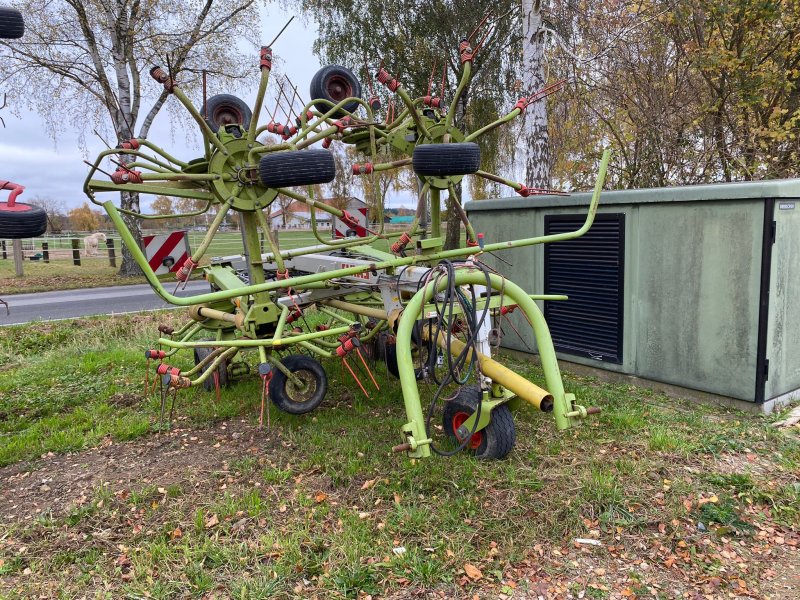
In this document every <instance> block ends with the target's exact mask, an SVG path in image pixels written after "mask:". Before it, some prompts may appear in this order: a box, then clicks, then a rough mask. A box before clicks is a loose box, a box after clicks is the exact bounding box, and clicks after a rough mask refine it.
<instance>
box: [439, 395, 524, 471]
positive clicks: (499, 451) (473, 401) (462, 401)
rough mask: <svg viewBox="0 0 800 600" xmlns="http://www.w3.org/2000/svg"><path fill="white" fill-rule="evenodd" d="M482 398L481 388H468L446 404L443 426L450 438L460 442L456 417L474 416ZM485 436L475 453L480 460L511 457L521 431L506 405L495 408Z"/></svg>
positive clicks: (484, 431)
mask: <svg viewBox="0 0 800 600" xmlns="http://www.w3.org/2000/svg"><path fill="white" fill-rule="evenodd" d="M482 395H483V394H482V392H481V388H480V386H479V385H466V386H464V387H462V388H461V389H460V390H459V391H458V394H456V397H455V398H453V399H452V400H449V401H448V402H446V403H445V405H444V413H443V414H442V426H443V427H444V431H445V433H446V434H447V435H448V437H451V438H453V439H456V432H455V430H454V429H453V417H455V415H456V414H457V413H459V412H466V413H469V414H472V413H474V412H475V411H476V410H477V409H478V403H479V402H480V401H481V397H482ZM481 433H482V434H483V436H482V440H481V444H480V446H478V448H477V449H475V450H474V452H475V456H476V457H477V458H479V459H481V460H490V459H495V460H499V459H501V458H505V457H506V456H508V454H509V452H511V450H512V449H513V448H514V444H515V443H516V441H517V429H516V427H515V426H514V415H512V414H511V410H510V409H509V408H508V406H507V405H506V404H501V405H500V406H497V407H495V409H494V410H493V411H492V420H491V421H489V424H488V425H487V426H486V427H485V428H484V429H482V430H481ZM467 447H469V446H467Z"/></svg>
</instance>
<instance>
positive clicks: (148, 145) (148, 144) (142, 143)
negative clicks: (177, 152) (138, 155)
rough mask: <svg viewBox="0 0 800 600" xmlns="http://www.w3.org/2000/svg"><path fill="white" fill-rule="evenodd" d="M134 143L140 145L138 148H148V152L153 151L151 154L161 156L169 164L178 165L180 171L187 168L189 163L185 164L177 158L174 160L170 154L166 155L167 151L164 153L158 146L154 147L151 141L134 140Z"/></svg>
mask: <svg viewBox="0 0 800 600" xmlns="http://www.w3.org/2000/svg"><path fill="white" fill-rule="evenodd" d="M136 141H137V142H139V145H140V146H144V147H146V148H150V150H152V151H153V152H155V153H156V154H160V155H161V156H162V157H163V158H166V159H167V160H168V161H169V162H171V163H174V164H176V165H178V166H179V167H181V168H182V169H185V168H186V167H188V166H189V163H187V162H184V161H182V160H180V159H178V158H175V157H174V156H172V155H171V154H170V153H168V152H167V151H165V150H164V149H162V148H160V147H159V146H156V145H155V144H154V143H153V142H151V141H150V140H148V139H145V138H137V139H136Z"/></svg>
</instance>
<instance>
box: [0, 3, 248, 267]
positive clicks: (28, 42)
mask: <svg viewBox="0 0 800 600" xmlns="http://www.w3.org/2000/svg"><path fill="white" fill-rule="evenodd" d="M14 5H15V6H16V8H18V9H20V10H21V11H22V13H23V15H24V16H25V24H26V33H25V36H24V37H23V38H22V39H20V40H9V41H5V40H0V52H1V53H2V54H4V55H5V56H4V57H3V60H0V82H2V83H3V84H4V85H3V88H4V89H6V90H7V91H8V92H9V95H10V96H16V100H17V101H18V102H19V103H21V104H25V105H27V106H29V107H30V108H32V109H34V110H36V111H37V112H38V113H39V114H40V115H41V116H42V117H43V119H44V120H45V122H46V124H47V127H48V129H49V130H50V133H51V134H52V135H53V137H54V138H55V137H57V136H58V135H59V134H62V133H63V132H64V131H65V129H66V128H67V127H68V126H71V127H73V128H76V129H77V130H78V131H79V132H80V136H81V139H80V140H79V142H80V141H82V140H83V138H84V136H85V135H86V133H87V132H89V131H91V130H92V129H95V128H100V129H101V130H103V131H109V130H110V131H111V132H112V133H113V136H114V138H115V141H116V142H117V143H121V142H123V141H125V140H128V139H130V138H133V137H139V138H146V137H147V136H148V134H149V133H150V128H151V126H152V124H153V119H155V117H156V115H157V114H158V113H159V111H160V110H161V109H162V107H163V106H164V104H165V102H166V100H167V97H168V93H167V92H166V91H165V90H164V89H163V86H159V85H157V84H156V83H155V82H154V81H151V79H150V77H149V76H148V75H147V72H148V71H149V69H150V68H151V67H152V66H154V65H161V66H164V67H166V66H167V64H166V63H167V62H169V67H170V68H171V70H172V74H173V76H174V77H175V78H176V79H177V80H178V81H179V82H180V84H181V86H182V87H183V88H184V89H187V90H188V91H189V92H190V93H191V92H192V91H193V90H196V89H197V87H198V84H199V82H200V77H199V75H198V74H199V72H200V71H201V70H202V69H207V70H208V72H209V73H211V74H212V76H214V78H215V81H216V82H218V81H219V79H220V78H225V79H228V80H230V79H234V78H237V77H241V76H242V75H243V73H244V72H245V71H246V70H247V68H248V67H250V66H251V64H253V63H254V62H255V56H253V57H252V58H251V59H247V58H245V57H244V56H243V55H242V53H241V50H240V49H239V48H240V46H239V42H240V41H242V40H243V39H246V40H249V41H251V42H253V41H254V40H252V39H250V38H252V36H253V35H254V34H255V33H257V32H258V30H259V28H258V27H253V23H254V22H255V23H257V22H258V12H257V10H256V6H255V0H197V1H192V0H169V1H167V0H150V1H148V2H142V1H141V0H20V1H18V2H15V3H14ZM109 125H110V127H109ZM121 196H122V198H121V204H122V207H123V208H126V209H128V210H132V211H135V212H139V210H140V207H139V195H138V194H136V193H123V194H121ZM126 222H127V224H128V227H130V228H131V231H132V232H133V233H134V236H135V237H136V239H137V240H138V241H140V240H141V232H140V230H139V224H138V223H139V222H138V220H137V219H135V218H126ZM140 243H141V241H140ZM138 272H139V269H138V267H137V265H136V264H135V262H134V261H133V260H132V257H131V255H130V253H129V252H128V251H127V249H126V248H123V261H122V268H121V270H120V273H121V274H122V275H133V274H136V273H138Z"/></svg>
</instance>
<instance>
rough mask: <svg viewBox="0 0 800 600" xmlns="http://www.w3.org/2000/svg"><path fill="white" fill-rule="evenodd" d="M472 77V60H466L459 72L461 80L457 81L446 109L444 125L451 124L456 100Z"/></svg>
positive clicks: (459, 97) (456, 103) (456, 104)
mask: <svg viewBox="0 0 800 600" xmlns="http://www.w3.org/2000/svg"><path fill="white" fill-rule="evenodd" d="M471 77H472V62H471V61H467V62H465V63H464V72H463V73H462V74H461V81H459V82H458V87H457V88H456V93H455V94H454V95H453V100H452V101H451V102H450V107H449V108H448V109H447V114H446V115H445V117H444V124H445V127H450V126H451V125H452V124H453V115H454V114H455V112H456V106H458V101H459V100H461V94H463V93H464V88H466V87H467V83H469V80H470V78H471Z"/></svg>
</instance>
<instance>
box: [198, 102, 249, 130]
mask: <svg viewBox="0 0 800 600" xmlns="http://www.w3.org/2000/svg"><path fill="white" fill-rule="evenodd" d="M200 114H201V115H204V116H205V115H208V117H205V119H206V123H208V126H209V127H210V128H211V131H213V132H214V133H216V132H217V131H219V128H220V127H222V126H224V125H234V124H237V123H238V124H239V125H241V126H242V128H244V129H247V128H248V127H250V119H251V118H252V117H253V113H252V111H251V110H250V107H249V106H247V104H245V102H244V100H241V99H239V98H237V97H236V96H232V95H231V94H217V95H216V96H211V98H209V99H208V101H207V102H206V103H205V104H204V105H203V109H202V110H201V111H200ZM225 114H228V115H233V116H234V117H235V118H234V119H233V120H231V121H230V122H224V123H223V122H222V119H221V118H222V117H223V116H224V115H225Z"/></svg>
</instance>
